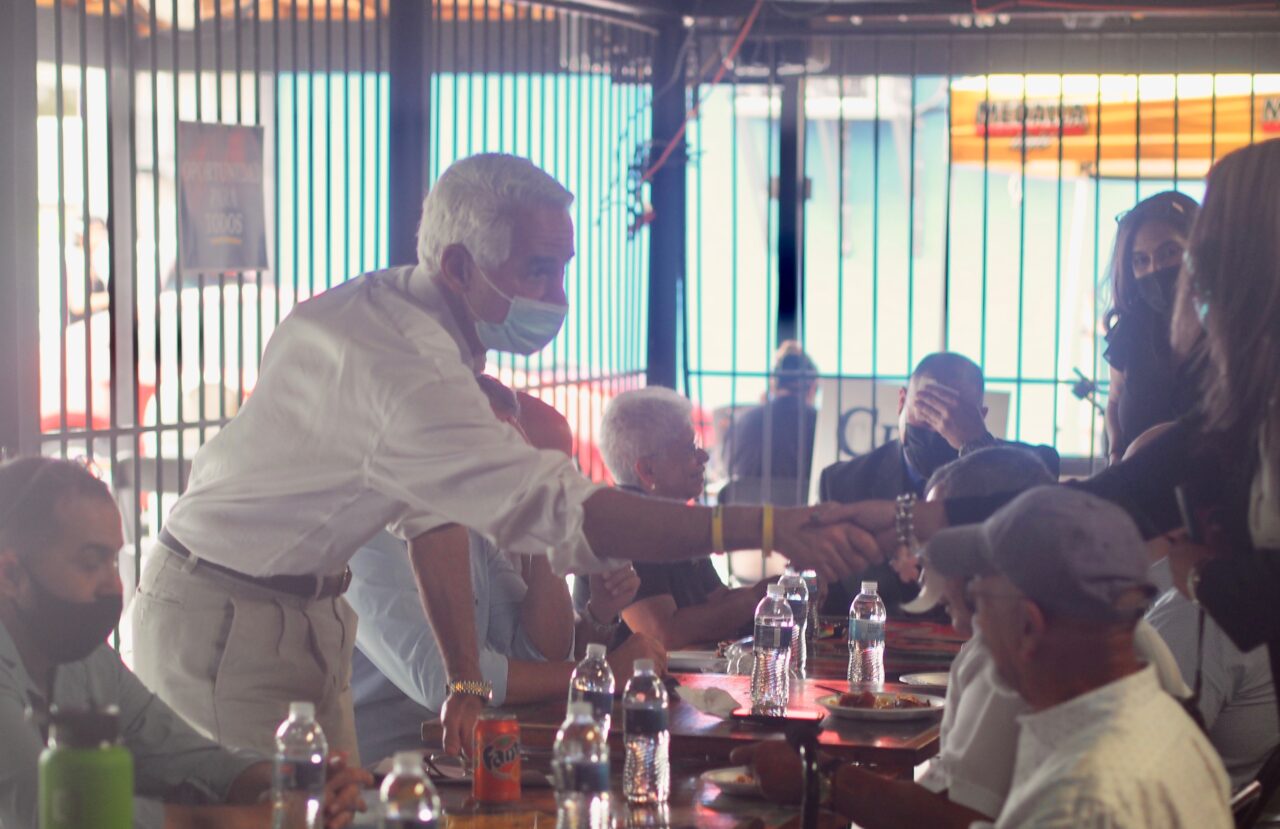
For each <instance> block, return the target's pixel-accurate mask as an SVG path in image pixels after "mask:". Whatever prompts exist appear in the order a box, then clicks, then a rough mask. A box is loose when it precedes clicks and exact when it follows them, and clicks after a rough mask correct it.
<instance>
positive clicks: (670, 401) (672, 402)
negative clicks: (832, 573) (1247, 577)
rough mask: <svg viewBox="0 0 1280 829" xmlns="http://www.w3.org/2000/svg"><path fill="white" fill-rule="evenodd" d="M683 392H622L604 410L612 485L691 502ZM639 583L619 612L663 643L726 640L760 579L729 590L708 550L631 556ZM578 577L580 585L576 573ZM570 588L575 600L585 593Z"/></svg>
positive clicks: (692, 450) (699, 469) (698, 457)
mask: <svg viewBox="0 0 1280 829" xmlns="http://www.w3.org/2000/svg"><path fill="white" fill-rule="evenodd" d="M692 412H693V406H692V404H691V403H690V402H689V401H688V399H687V398H685V397H682V396H681V395H679V394H677V393H676V392H674V391H672V390H671V389H668V388H663V387H661V386H650V387H648V388H643V389H634V390H632V391H625V392H623V393H622V394H619V395H618V396H617V397H615V398H614V399H613V400H612V402H610V403H609V407H608V408H607V409H605V412H604V418H603V420H602V421H601V423H600V450H601V452H602V453H603V455H604V462H605V465H606V466H608V467H609V474H611V475H612V476H613V479H614V481H615V482H617V484H618V487H619V488H620V489H625V490H629V491H631V492H635V493H638V494H641V495H649V496H652V497H655V498H670V499H672V500H675V501H682V502H685V501H692V500H693V499H695V498H697V497H699V496H700V495H701V494H702V487H703V483H704V480H703V476H704V474H705V473H706V467H707V453H706V452H705V451H703V449H702V448H701V447H700V446H699V445H698V441H697V438H696V436H695V434H694V431H693V423H692V422H691V416H692ZM635 568H636V572H637V573H639V574H640V589H639V591H638V592H637V593H636V599H635V602H634V603H633V604H631V605H630V606H629V607H627V608H626V609H625V610H623V611H622V619H623V621H624V622H625V623H626V627H627V628H628V629H629V630H631V631H635V632H636V633H644V634H647V635H649V636H652V637H653V638H654V639H656V640H658V641H659V642H661V643H662V645H663V647H665V648H666V649H667V650H678V649H680V648H684V647H687V646H689V645H691V644H693V643H695V642H710V641H716V640H719V639H727V638H730V637H733V636H737V635H739V634H742V633H746V632H748V631H749V630H750V628H751V623H752V619H753V618H754V614H755V609H756V605H757V604H759V603H760V600H761V599H762V598H764V593H765V587H766V585H765V583H764V582H761V583H759V584H757V585H755V586H754V587H742V588H737V589H733V590H731V589H729V588H728V587H725V585H724V582H722V581H721V580H720V575H719V574H718V573H716V570H715V567H714V566H712V564H711V557H710V556H701V557H699V558H694V559H689V560H688V561H678V562H672V563H644V562H636V565H635ZM578 584H582V581H581V580H579V581H578ZM591 595H592V593H591V591H590V590H587V591H583V590H582V589H581V588H578V595H577V596H575V598H576V599H577V600H578V602H579V604H580V605H581V602H582V601H583V600H585V599H586V598H587V597H589V596H591Z"/></svg>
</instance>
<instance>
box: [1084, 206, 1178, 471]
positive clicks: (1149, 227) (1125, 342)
mask: <svg viewBox="0 0 1280 829" xmlns="http://www.w3.org/2000/svg"><path fill="white" fill-rule="evenodd" d="M1199 208H1200V206H1199V205H1198V204H1196V202H1195V200H1194V199H1192V198H1191V197H1190V196H1186V195H1184V194H1182V193H1178V192H1175V191H1172V190H1170V191H1166V192H1163V193H1157V194H1156V195H1154V196H1151V197H1150V198H1147V199H1144V200H1142V201H1141V202H1138V204H1137V206H1135V207H1134V208H1133V209H1132V210H1130V211H1128V212H1127V213H1125V214H1124V215H1123V216H1121V217H1120V219H1119V222H1120V223H1119V227H1118V228H1117V229H1116V242H1115V248H1114V249H1113V251H1112V254H1111V294H1112V306H1111V309H1110V310H1109V311H1108V312H1107V315H1106V318H1105V321H1104V322H1105V325H1106V328H1107V350H1106V352H1105V353H1104V354H1103V357H1105V358H1106V360H1107V362H1108V363H1110V365H1111V391H1110V394H1109V396H1108V398H1107V439H1108V444H1109V446H1110V449H1109V454H1110V457H1111V461H1112V462H1113V463H1115V462H1117V461H1119V460H1120V458H1121V457H1123V456H1124V451H1125V449H1126V448H1128V446H1129V444H1130V443H1132V442H1133V439H1134V438H1136V437H1137V436H1138V435H1140V434H1142V433H1143V432H1145V431H1146V430H1147V429H1149V428H1151V427H1152V426H1155V425H1156V424H1157V423H1164V422H1166V421H1170V420H1175V419H1177V418H1178V417H1181V416H1182V415H1184V414H1186V413H1187V412H1189V411H1191V409H1192V408H1193V407H1194V405H1195V401H1196V397H1197V394H1198V390H1197V388H1196V383H1195V378H1194V376H1193V374H1192V372H1191V360H1182V359H1179V358H1178V356H1177V355H1176V354H1174V353H1173V350H1172V348H1171V347H1170V344H1169V328H1170V323H1171V320H1172V316H1173V302H1174V292H1175V288H1176V285H1177V281H1178V270H1179V268H1180V267H1181V266H1182V256H1183V251H1184V250H1185V248H1186V245H1187V239H1188V237H1189V236H1190V235H1191V225H1192V222H1193V221H1194V220H1195V216H1196V213H1197V212H1198V210H1199Z"/></svg>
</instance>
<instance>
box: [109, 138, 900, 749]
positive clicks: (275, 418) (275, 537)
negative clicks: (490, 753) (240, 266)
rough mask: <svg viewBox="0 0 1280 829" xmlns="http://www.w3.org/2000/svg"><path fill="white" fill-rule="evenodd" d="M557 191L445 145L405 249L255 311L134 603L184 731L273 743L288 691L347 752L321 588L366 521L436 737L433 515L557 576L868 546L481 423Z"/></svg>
mask: <svg viewBox="0 0 1280 829" xmlns="http://www.w3.org/2000/svg"><path fill="white" fill-rule="evenodd" d="M572 200H573V196H572V194H571V193H569V192H568V191H567V190H565V189H564V188H563V187H561V186H560V185H559V184H558V183H557V182H556V181H555V180H554V179H553V178H551V177H550V176H548V175H547V174H546V173H544V172H543V171H542V170H539V169H538V168H537V167H535V166H534V165H533V164H531V163H530V162H529V161H527V160H525V159H521V158H516V157H514V156H506V155H492V154H490V155H479V156H473V157H471V158H467V159H463V160H461V161H458V162H457V163H455V164H454V165H452V166H451V167H450V168H449V169H448V170H446V171H445V172H444V174H443V175H442V176H441V177H440V179H439V180H438V181H437V182H436V183H435V185H434V186H433V187H432V190H431V192H430V193H429V194H428V195H427V198H426V200H425V202H424V203H423V215H422V222H421V225H420V228H419V231H418V258H419V261H418V263H417V264H416V265H408V266H404V267H398V268H392V269H389V270H385V271H379V272H376V273H370V274H365V275H364V276H361V277H358V278H356V279H352V280H350V281H349V282H347V283H345V284H343V285H341V286H339V287H337V288H334V289H332V290H330V291H327V292H325V293H324V294H322V295H320V296H318V297H316V298H314V299H311V300H309V301H307V302H304V303H302V304H300V305H298V306H297V307H296V308H295V309H294V310H293V311H292V312H291V313H290V314H289V316H288V318H287V319H285V320H284V321H283V322H282V323H281V325H280V327H279V328H278V329H277V330H276V332H275V334H274V335H273V336H272V339H271V343H270V345H269V346H268V348H267V351H266V353H265V355H264V358H263V365H262V370H261V373H260V375H259V380H258V385H257V387H256V389H255V390H254V394H253V397H252V398H251V399H250V400H249V401H248V402H247V403H246V404H245V406H244V407H243V408H242V409H241V410H240V411H239V412H238V413H237V415H236V417H235V418H234V419H233V420H232V421H231V423H229V424H228V425H227V426H226V427H225V428H224V429H223V430H222V431H220V432H219V433H218V434H217V435H216V436H215V437H214V438H213V439H212V440H210V441H209V442H208V443H207V444H205V445H204V446H203V447H201V449H200V451H199V452H198V453H197V455H196V458H195V461H194V464H193V467H192V471H191V480H190V484H189V487H188V490H187V492H186V493H185V494H184V495H183V496H182V497H181V498H180V499H179V501H178V503H177V504H176V505H175V506H174V509H173V512H172V513H171V515H170V517H169V521H168V523H167V525H166V526H165V528H164V531H163V532H162V533H161V535H160V539H159V544H158V545H157V547H156V550H155V552H154V554H153V555H151V556H150V558H149V560H148V561H147V563H146V566H145V569H144V573H143V577H142V580H141V583H140V585H139V592H138V597H137V599H136V600H135V603H134V611H133V612H134V624H135V632H136V633H135V638H136V655H135V662H136V667H137V670H138V673H139V674H140V675H141V676H143V677H144V678H145V679H146V680H147V682H148V683H149V684H150V685H151V687H153V688H154V689H155V690H156V692H157V693H159V695H160V696H161V697H162V698H164V699H165V700H166V701H167V702H168V703H169V704H170V705H172V706H173V707H174V708H175V709H176V710H178V711H179V712H180V713H181V714H182V715H183V716H185V717H186V718H187V719H188V720H190V721H191V722H192V723H193V724H195V725H196V726H197V727H198V728H200V729H202V730H204V731H206V732H208V733H209V734H211V735H213V736H215V737H217V738H219V739H220V740H221V741H222V742H225V743H229V744H232V745H239V746H245V747H257V748H259V749H270V747H271V745H272V732H273V731H274V729H275V727H276V723H277V722H278V721H279V720H281V719H282V718H283V717H284V714H285V711H286V707H287V705H288V703H289V701H290V700H310V701H312V702H314V703H315V705H316V709H317V712H318V717H319V719H320V722H321V724H322V726H323V727H324V729H325V731H326V733H327V734H328V735H329V740H330V744H331V745H333V746H335V747H338V748H344V749H347V750H349V751H351V752H352V753H353V755H354V753H355V750H356V739H355V733H354V725H353V722H354V718H353V713H352V706H351V695H350V688H349V677H350V666H351V648H352V643H353V642H354V639H355V636H354V629H355V623H356V619H355V614H354V613H353V612H352V611H351V608H350V607H349V606H348V605H347V603H346V602H345V601H344V600H343V599H342V593H343V592H344V591H345V589H346V585H347V582H348V580H349V578H350V576H349V575H348V574H349V572H350V571H349V570H348V568H347V562H348V560H349V559H350V558H351V556H352V555H353V554H354V553H355V552H356V550H358V549H359V548H360V545H361V544H363V543H364V542H365V541H367V540H368V539H369V538H370V537H372V536H373V535H374V534H375V533H376V532H377V531H379V530H380V529H381V528H382V527H384V526H386V527H388V528H389V529H390V530H391V531H392V533H393V534H395V535H397V536H398V537H400V538H402V539H404V540H406V541H407V542H408V553H409V555H410V557H411V558H412V560H413V567H414V571H415V574H416V577H417V580H418V584H419V589H420V590H421V591H422V595H423V600H424V604H425V608H426V612H427V616H428V618H429V619H430V621H431V623H432V627H433V628H434V630H435V632H436V636H437V639H438V640H439V642H440V645H441V650H442V651H443V654H444V657H445V664H446V666H447V668H448V672H449V677H450V691H451V696H450V698H449V701H448V702H447V703H446V704H445V710H444V712H443V719H444V726H445V735H446V747H447V748H449V749H451V750H456V749H459V748H464V747H465V741H466V739H467V735H468V734H469V732H470V728H471V725H472V723H473V722H474V720H475V717H476V716H477V714H478V713H479V710H480V708H481V706H482V705H483V701H484V700H485V699H487V697H488V694H489V689H488V686H487V683H485V682H484V678H483V675H482V674H481V672H480V668H479V664H478V653H479V649H478V646H477V642H476V635H475V619H474V613H473V608H472V601H473V599H472V591H471V585H470V573H469V561H468V556H467V555H466V550H465V548H460V552H459V553H457V554H454V555H449V554H444V553H439V552H435V551H438V550H440V549H454V548H453V547H447V546H446V547H442V546H440V545H433V544H431V543H430V542H431V537H432V534H433V533H437V532H446V531H448V529H449V527H450V525H453V524H462V525H465V526H467V527H470V528H472V529H474V530H477V531H478V532H480V533H482V534H483V535H485V536H486V537H488V538H490V539H491V540H492V541H493V542H494V543H495V544H497V546H498V547H499V548H501V549H503V550H505V551H508V552H512V553H527V554H533V555H549V556H551V559H552V562H553V564H554V565H555V567H556V568H557V569H558V570H560V571H567V570H579V571H593V570H599V569H601V568H602V564H601V561H600V560H599V559H598V558H597V557H596V556H595V554H594V553H593V552H592V551H593V550H594V549H599V550H607V551H608V552H609V554H610V555H612V556H616V557H618V558H627V559H638V560H663V559H680V558H687V557H689V556H692V555H696V554H699V553H704V552H708V551H710V550H711V549H712V547H713V545H714V546H718V542H720V541H721V540H722V541H723V546H725V547H728V548H734V549H737V548H741V547H753V546H758V545H759V544H760V543H761V540H762V536H764V535H767V534H768V532H769V531H770V530H771V531H772V532H773V535H774V540H775V545H776V547H777V549H779V550H780V551H781V552H784V553H787V554H789V555H791V556H792V557H794V558H795V559H796V561H797V562H798V563H800V564H802V565H804V566H811V567H815V568H817V569H819V571H820V572H822V571H825V572H826V573H827V574H828V575H829V576H833V577H840V576H844V575H847V574H848V573H850V572H852V571H853V570H856V569H858V568H860V567H862V566H865V564H866V562H867V560H868V557H869V558H871V559H876V560H878V559H879V557H880V556H879V553H878V551H876V550H875V546H874V543H873V541H872V539H870V537H869V536H867V535H866V534H865V533H863V532H862V531H861V530H858V529H856V528H854V527H852V526H848V525H837V526H823V525H820V524H818V522H816V521H815V520H813V514H812V512H811V511H809V510H804V509H796V510H778V512H777V515H776V517H775V516H773V515H772V514H770V513H769V512H768V511H766V510H761V509H760V508H754V509H752V508H740V509H735V510H726V511H725V512H724V513H723V514H722V515H720V516H719V517H716V516H713V515H712V511H711V510H709V509H693V508H688V507H685V506H684V505H681V504H671V503H666V502H661V501H657V500H652V499H646V498H639V497H636V496H634V495H629V494H627V493H623V492H617V491H613V490H602V489H599V488H597V487H595V486H594V485H592V484H591V483H590V482H589V481H587V480H586V479H585V478H583V477H582V475H581V474H579V473H578V471H577V470H576V469H575V468H574V466H573V464H572V462H571V461H570V460H569V459H568V458H566V457H564V456H563V455H561V454H558V453H555V452H539V451H537V450H535V449H533V448H531V447H530V446H528V445H527V444H525V443H524V441H523V440H521V439H520V437H519V436H518V435H517V434H516V432H515V430H514V429H513V428H511V427H510V426H507V425H503V424H500V423H498V422H497V421H496V420H495V419H494V418H493V415H492V413H491V412H490V409H489V404H488V401H487V400H486V399H485V396H484V394H483V393H481V391H480V389H479V388H478V386H477V385H476V382H475V375H476V373H477V372H478V371H480V370H481V369H482V368H483V366H484V361H485V354H486V351H487V350H488V349H496V350H500V351H509V352H515V353H522V354H529V353H533V352H535V351H537V350H539V349H541V348H542V347H543V346H545V345H547V344H548V343H549V342H550V341H551V340H552V338H553V337H554V336H555V335H556V333H557V332H558V331H559V329H560V326H561V324H562V323H563V320H564V316H565V313H566V311H567V305H566V298H565V290H564V278H565V269H566V267H567V266H568V263H569V261H570V260H571V259H572V257H573V255H574V241H573V239H574V237H573V222H572V220H571V219H570V216H569V211H568V207H569V205H570V203H571V202H572ZM859 550H862V551H864V552H863V553H859V552H858V551H859Z"/></svg>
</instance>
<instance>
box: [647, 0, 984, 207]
mask: <svg viewBox="0 0 1280 829" xmlns="http://www.w3.org/2000/svg"><path fill="white" fill-rule="evenodd" d="M974 2H975V3H976V2H977V0H974ZM763 7H764V0H756V4H755V6H754V7H753V8H752V9H751V13H750V14H748V15H747V19H746V21H745V22H744V23H743V24H742V30H741V31H739V32H738V37H737V39H736V40H734V42H733V46H732V47H731V48H730V49H729V52H728V54H726V55H725V56H724V60H722V61H720V69H719V70H717V71H716V76H715V77H714V78H712V79H711V85H712V86H715V85H716V84H718V83H720V81H721V79H722V78H724V73H725V72H727V71H728V70H729V64H730V63H732V62H733V59H734V58H735V57H737V55H738V50H739V49H741V48H742V44H743V43H744V42H745V41H746V39H747V35H748V34H750V33H751V27H752V26H754V25H755V23H756V17H757V16H758V15H759V14H760V9H762V8H763ZM676 71H680V72H682V71H684V70H683V68H681V67H677V69H676ZM700 105H701V104H700V103H699V104H695V105H694V107H693V109H691V110H689V111H688V112H687V113H685V116H684V121H682V122H681V123H680V129H678V130H676V133H675V135H673V136H671V140H669V141H668V142H667V146H666V149H664V150H663V151H662V155H660V156H658V160H657V161H655V162H654V163H653V166H651V167H650V168H649V169H648V170H645V171H644V173H643V174H641V176H640V183H641V184H644V183H645V182H646V181H648V180H649V179H651V178H653V176H654V174H655V173H657V172H658V171H659V170H661V169H662V165H664V164H666V163H667V159H669V158H670V157H671V153H672V152H674V151H675V148H676V144H677V143H679V141H680V139H681V138H682V137H683V136H684V133H685V130H686V129H688V127H689V122H690V121H692V120H693V119H694V118H697V117H698V107H699V106H700Z"/></svg>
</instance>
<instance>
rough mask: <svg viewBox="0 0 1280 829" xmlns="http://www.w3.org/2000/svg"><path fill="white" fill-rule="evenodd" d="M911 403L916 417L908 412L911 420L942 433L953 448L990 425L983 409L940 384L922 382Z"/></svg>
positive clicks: (960, 445)
mask: <svg viewBox="0 0 1280 829" xmlns="http://www.w3.org/2000/svg"><path fill="white" fill-rule="evenodd" d="M912 405H913V406H914V417H913V415H912V413H910V412H909V413H908V415H907V419H908V422H919V423H920V424H921V425H924V426H928V427H929V428H930V429H932V430H933V431H935V432H937V433H938V434H940V435H942V437H943V438H945V439H946V441H947V443H949V444H951V447H952V448H953V449H960V448H961V447H962V446H964V445H965V444H966V443H971V442H973V441H975V440H979V439H981V438H983V437H985V436H986V435H987V424H986V420H985V416H984V414H983V411H982V408H981V407H980V406H979V405H976V404H974V403H973V402H971V401H966V400H964V399H962V397H961V396H960V394H959V393H957V392H956V391H954V390H953V389H950V388H948V387H947V386H944V385H942V384H941V383H931V384H929V385H922V386H920V387H919V388H917V389H916V390H915V393H914V396H913V400H912Z"/></svg>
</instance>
